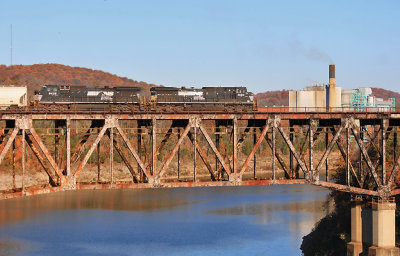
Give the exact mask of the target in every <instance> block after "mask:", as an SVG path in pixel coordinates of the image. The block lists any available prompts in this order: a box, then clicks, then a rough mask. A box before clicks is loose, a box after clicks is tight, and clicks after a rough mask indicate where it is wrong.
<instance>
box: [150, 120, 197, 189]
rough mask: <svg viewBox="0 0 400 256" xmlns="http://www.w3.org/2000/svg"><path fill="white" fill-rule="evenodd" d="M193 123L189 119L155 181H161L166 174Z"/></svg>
mask: <svg viewBox="0 0 400 256" xmlns="http://www.w3.org/2000/svg"><path fill="white" fill-rule="evenodd" d="M192 125H193V120H191V119H190V120H189V123H188V124H187V125H186V127H185V130H184V131H183V133H182V134H181V136H180V137H179V140H178V142H177V143H176V144H175V146H174V148H173V149H172V151H171V153H170V154H169V156H168V157H167V160H166V161H165V162H164V165H163V166H162V168H161V170H160V172H159V173H158V175H157V176H156V177H155V182H156V183H159V182H160V179H161V177H162V176H163V175H164V174H165V172H166V170H167V168H168V166H169V164H170V163H171V161H172V159H173V158H174V156H175V153H176V152H177V151H178V149H179V146H180V145H181V144H182V141H183V139H184V138H185V137H186V135H187V134H188V133H189V131H190V128H191V127H192Z"/></svg>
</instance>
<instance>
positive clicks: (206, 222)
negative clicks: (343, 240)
mask: <svg viewBox="0 0 400 256" xmlns="http://www.w3.org/2000/svg"><path fill="white" fill-rule="evenodd" d="M328 193H329V191H328V190H326V189H323V188H318V187H312V186H306V185H276V186H251V187H224V188H211V187H209V188H179V189H148V190H102V191H68V192H60V193H54V194H47V195H40V196H32V197H27V198H19V199H11V200H3V201H0V255H121V256H122V255H263V256H265V255H301V251H300V249H299V247H300V244H301V241H302V237H303V236H304V235H306V234H308V233H309V232H310V231H311V229H312V228H313V226H314V224H315V223H316V222H317V221H318V220H319V219H320V218H322V217H323V216H324V215H325V214H326V212H327V211H328V209H326V207H323V206H324V202H325V200H326V196H327V194H328Z"/></svg>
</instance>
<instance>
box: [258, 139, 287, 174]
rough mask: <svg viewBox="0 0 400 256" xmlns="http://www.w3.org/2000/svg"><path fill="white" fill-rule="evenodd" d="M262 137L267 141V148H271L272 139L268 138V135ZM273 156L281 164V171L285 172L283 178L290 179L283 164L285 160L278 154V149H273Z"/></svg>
mask: <svg viewBox="0 0 400 256" xmlns="http://www.w3.org/2000/svg"><path fill="white" fill-rule="evenodd" d="M264 139H265V141H266V142H267V144H268V146H269V148H270V149H271V150H272V148H273V145H272V140H271V139H270V138H268V136H265V137H264ZM275 157H276V159H277V160H278V162H279V164H280V165H281V167H282V169H283V171H284V172H285V178H286V179H291V176H290V174H289V172H288V167H287V166H286V164H285V160H284V159H283V158H282V156H281V154H279V152H278V150H275Z"/></svg>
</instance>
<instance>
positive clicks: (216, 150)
mask: <svg viewBox="0 0 400 256" xmlns="http://www.w3.org/2000/svg"><path fill="white" fill-rule="evenodd" d="M198 127H199V129H200V131H201V133H202V134H203V135H204V137H205V138H206V141H207V143H208V145H210V147H211V149H212V150H213V151H214V153H215V155H216V156H217V158H218V161H219V162H220V163H221V165H222V167H223V168H224V169H225V172H226V173H227V174H228V177H230V176H231V174H232V170H231V168H230V166H229V165H227V164H226V163H225V161H224V159H223V157H222V155H221V153H220V152H219V151H218V149H217V147H216V146H215V145H214V142H213V141H212V139H211V138H210V135H208V132H207V130H206V129H205V128H204V127H203V126H202V124H201V121H198Z"/></svg>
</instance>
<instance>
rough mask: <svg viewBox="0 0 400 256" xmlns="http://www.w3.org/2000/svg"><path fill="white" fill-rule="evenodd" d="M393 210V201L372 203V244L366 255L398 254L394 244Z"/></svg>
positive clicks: (394, 208)
mask: <svg viewBox="0 0 400 256" xmlns="http://www.w3.org/2000/svg"><path fill="white" fill-rule="evenodd" d="M395 210H396V203H394V202H373V203H372V246H371V247H369V249H368V256H399V255H400V253H399V248H397V247H396V244H395V237H396V236H395V231H396V224H395Z"/></svg>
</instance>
